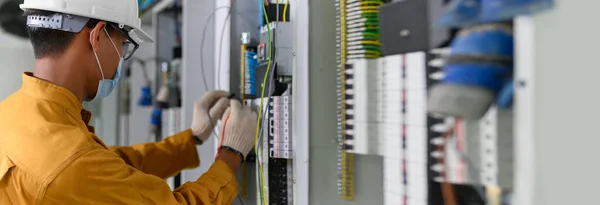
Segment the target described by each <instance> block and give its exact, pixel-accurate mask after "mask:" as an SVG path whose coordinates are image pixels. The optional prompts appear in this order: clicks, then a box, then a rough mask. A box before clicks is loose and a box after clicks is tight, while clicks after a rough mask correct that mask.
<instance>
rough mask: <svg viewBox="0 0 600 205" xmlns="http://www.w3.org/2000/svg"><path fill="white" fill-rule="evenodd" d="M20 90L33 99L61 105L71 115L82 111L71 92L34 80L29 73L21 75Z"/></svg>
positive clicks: (77, 100)
mask: <svg viewBox="0 0 600 205" xmlns="http://www.w3.org/2000/svg"><path fill="white" fill-rule="evenodd" d="M21 90H22V91H23V92H25V93H27V94H28V95H30V96H31V97H33V98H38V99H42V100H47V101H50V102H55V103H57V104H59V105H62V106H63V107H65V108H66V109H67V110H70V111H72V112H73V113H80V112H81V110H82V109H83V105H82V104H81V102H80V101H79V98H77V96H75V94H73V92H71V91H69V90H67V89H66V88H63V87H60V86H58V85H55V84H52V83H50V82H48V81H44V80H42V79H39V78H36V77H34V76H33V73H31V72H25V73H23V86H22V87H21ZM90 117H91V115H90ZM88 121H89V120H88Z"/></svg>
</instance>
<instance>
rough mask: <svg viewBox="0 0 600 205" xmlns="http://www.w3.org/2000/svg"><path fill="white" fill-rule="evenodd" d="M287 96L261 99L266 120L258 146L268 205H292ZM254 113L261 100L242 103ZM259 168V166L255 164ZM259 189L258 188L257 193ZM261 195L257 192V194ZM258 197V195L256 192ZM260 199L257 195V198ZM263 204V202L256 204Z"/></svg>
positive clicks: (290, 145) (289, 102)
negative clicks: (263, 157)
mask: <svg viewBox="0 0 600 205" xmlns="http://www.w3.org/2000/svg"><path fill="white" fill-rule="evenodd" d="M291 100H292V99H291V97H290V96H277V97H269V98H265V99H264V100H263V103H268V106H264V107H263V112H266V113H267V115H265V116H266V117H267V120H264V121H263V124H262V127H263V129H262V133H261V136H262V137H261V139H260V141H259V143H261V146H262V147H263V148H264V149H262V156H268V159H264V160H261V164H262V167H263V169H264V171H263V175H264V176H263V181H265V182H268V183H265V184H264V185H263V186H264V189H265V190H268V191H267V193H265V195H266V199H267V201H268V202H267V204H281V205H284V204H293V201H292V200H293V195H292V194H293V187H292V186H293V183H292V181H293V167H292V127H291V125H292V103H291ZM244 103H245V104H246V105H247V106H250V107H251V108H253V109H254V110H257V111H258V110H259V109H260V108H259V107H260V103H261V99H255V100H246V101H245V102H244ZM257 166H258V165H257ZM261 189H262V187H258V186H257V190H261ZM258 192H260V191H258ZM257 194H259V193H257ZM257 198H259V199H260V195H258V196H257ZM257 204H262V203H260V202H259V203H257Z"/></svg>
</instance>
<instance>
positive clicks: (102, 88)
mask: <svg viewBox="0 0 600 205" xmlns="http://www.w3.org/2000/svg"><path fill="white" fill-rule="evenodd" d="M104 32H106V35H107V36H108V39H109V40H110V42H111V43H112V44H113V47H115V51H117V54H118V55H119V56H120V60H119V65H118V66H117V73H116V74H115V78H113V79H105V78H104V71H102V65H100V59H98V54H96V50H94V48H93V46H92V50H93V51H94V56H96V61H97V62H98V68H100V74H102V80H100V83H99V84H98V91H97V92H96V96H95V97H94V98H92V99H89V100H86V101H91V100H93V99H102V98H105V97H107V96H108V95H109V94H110V93H111V92H112V90H113V89H114V88H115V87H117V85H118V84H119V78H121V67H123V61H124V60H123V56H122V55H121V53H120V52H119V49H117V46H116V45H115V42H113V40H112V38H110V35H109V34H108V31H106V28H105V29H104ZM90 43H92V35H90Z"/></svg>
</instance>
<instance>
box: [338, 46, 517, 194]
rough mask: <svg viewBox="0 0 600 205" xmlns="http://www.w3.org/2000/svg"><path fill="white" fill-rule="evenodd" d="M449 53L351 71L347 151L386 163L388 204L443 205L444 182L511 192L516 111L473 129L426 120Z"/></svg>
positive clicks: (357, 64)
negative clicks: (432, 91)
mask: <svg viewBox="0 0 600 205" xmlns="http://www.w3.org/2000/svg"><path fill="white" fill-rule="evenodd" d="M443 52H444V50H443V49H439V50H436V51H432V52H415V53H409V54H403V55H392V56H386V57H383V58H379V59H359V60H350V61H348V64H347V65H346V69H345V79H346V80H345V86H346V100H345V106H346V116H345V118H346V127H345V130H344V132H345V134H346V140H345V141H344V143H343V144H344V151H346V152H349V153H354V154H364V155H379V156H382V157H383V161H384V170H383V176H384V178H383V181H384V199H385V204H390V205H391V204H411V205H412V204H441V203H439V202H435V201H436V200H437V199H441V195H439V194H440V193H439V192H440V191H439V183H440V182H443V181H447V182H450V183H452V184H456V185H460V184H465V185H478V186H495V187H501V188H504V189H510V188H512V185H513V184H512V183H513V176H512V173H513V172H512V169H513V152H512V150H513V149H512V147H513V142H512V120H511V119H512V113H511V111H505V110H497V109H494V108H492V109H490V111H489V112H488V113H487V114H486V116H485V117H484V118H483V119H481V120H479V121H472V122H471V121H462V120H456V119H453V118H450V117H441V116H432V115H429V114H428V113H427V95H428V88H429V87H431V86H432V85H434V84H435V83H437V82H439V80H440V79H441V78H442V77H443V75H444V73H443V71H442V70H441V66H443V60H442V59H441V58H440V57H439V56H440V54H441V53H443ZM450 129H452V130H454V132H452V134H449V135H446V133H447V132H448V130H450ZM442 146H444V147H446V148H445V149H444V150H440V147H442ZM442 158H443V159H444V160H445V163H441V161H440V160H441V159H442ZM457 187H459V186H457ZM438 195H439V196H440V197H438ZM476 204H479V203H476Z"/></svg>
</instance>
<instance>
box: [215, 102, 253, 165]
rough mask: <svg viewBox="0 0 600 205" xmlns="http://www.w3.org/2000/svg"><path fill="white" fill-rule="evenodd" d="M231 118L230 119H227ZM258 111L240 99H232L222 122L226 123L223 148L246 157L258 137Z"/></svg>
mask: <svg viewBox="0 0 600 205" xmlns="http://www.w3.org/2000/svg"><path fill="white" fill-rule="evenodd" d="M227 118H229V119H227ZM256 118H257V116H256V113H255V112H253V111H252V110H250V107H248V106H242V104H241V103H240V101H237V100H231V106H230V107H229V108H228V109H227V111H226V112H225V114H224V115H223V118H222V119H221V122H223V123H226V124H225V125H222V126H225V134H224V139H223V145H222V148H225V149H228V150H230V151H234V152H237V154H240V155H242V156H243V159H245V158H246V155H248V153H249V152H250V150H252V147H254V142H255V138H256V120H257V119H256Z"/></svg>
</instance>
